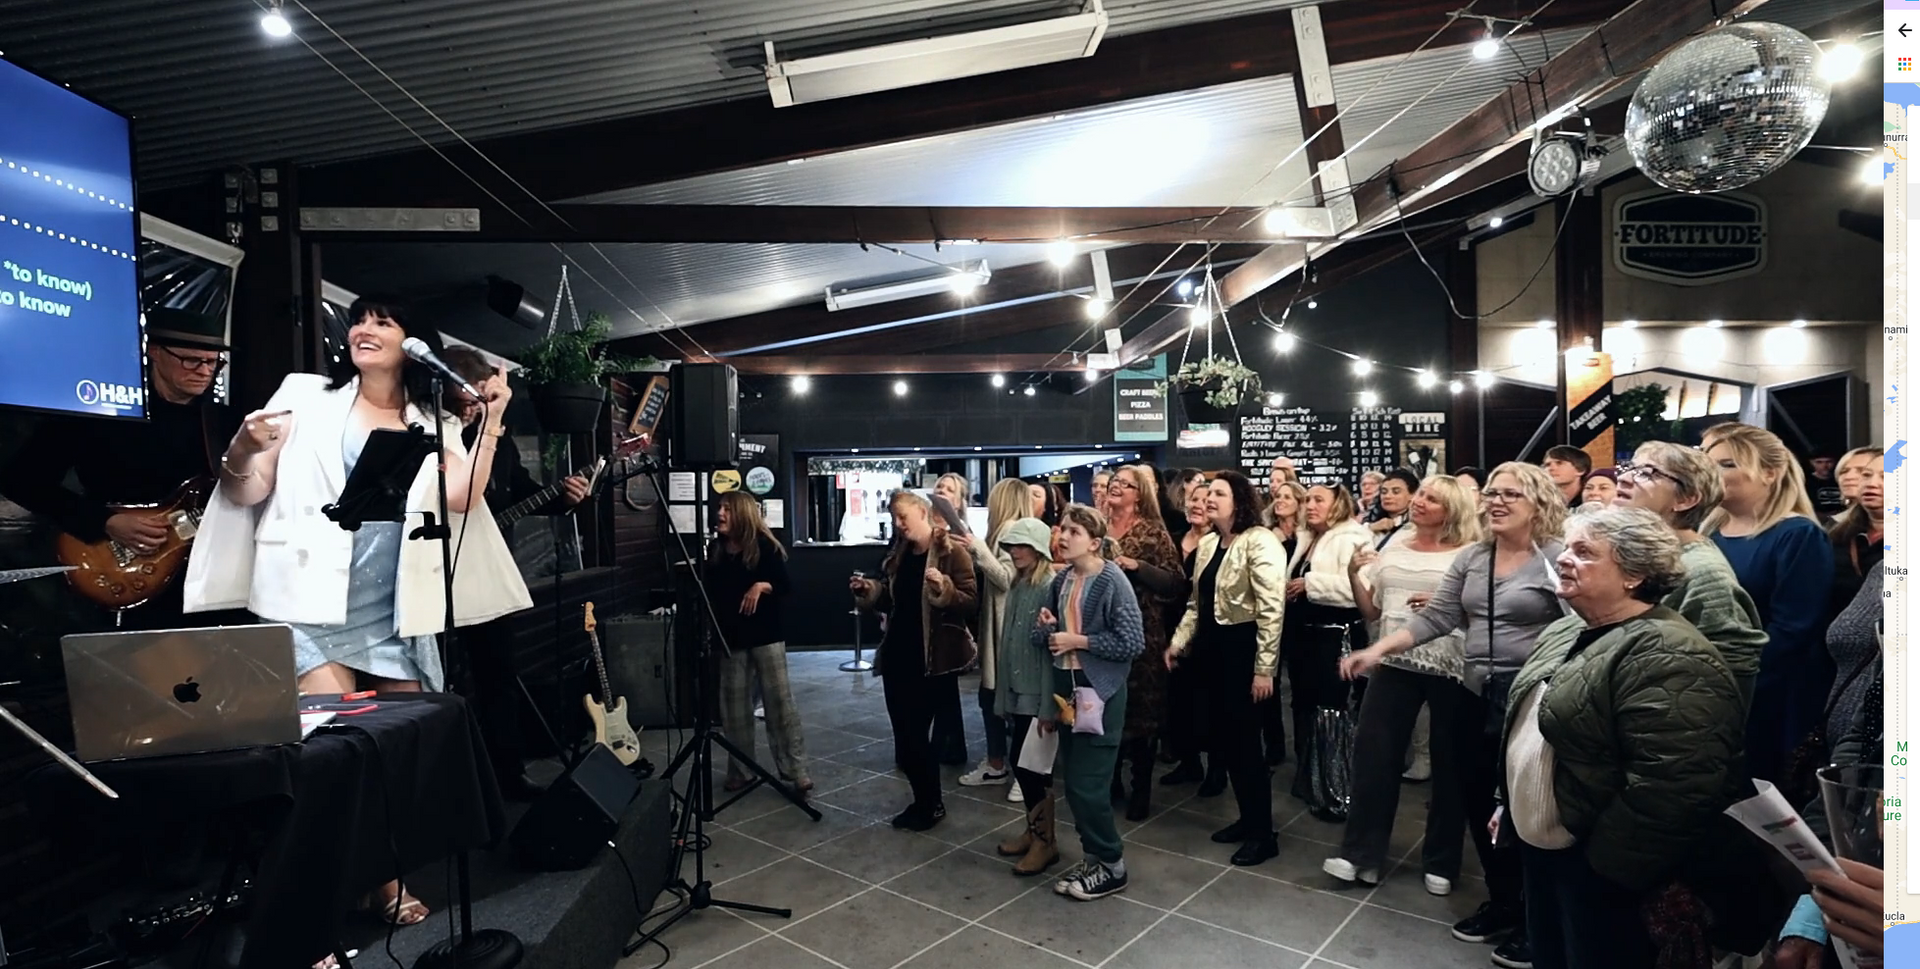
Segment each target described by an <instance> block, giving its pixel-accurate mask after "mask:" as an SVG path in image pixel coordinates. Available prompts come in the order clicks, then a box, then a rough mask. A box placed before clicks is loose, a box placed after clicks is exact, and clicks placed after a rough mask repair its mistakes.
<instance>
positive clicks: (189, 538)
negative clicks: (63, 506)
mask: <svg viewBox="0 0 1920 969" xmlns="http://www.w3.org/2000/svg"><path fill="white" fill-rule="evenodd" d="M213 484H214V482H213V479H211V478H194V479H192V480H190V481H188V482H187V483H186V484H183V485H181V486H180V488H179V489H178V490H177V491H175V492H174V493H173V497H172V498H170V499H168V500H167V501H166V502H164V503H162V504H158V505H114V506H112V507H110V508H109V509H108V510H109V511H112V512H115V513H118V512H135V513H138V514H143V515H151V516H153V517H155V518H159V519H160V520H161V521H162V522H164V523H165V524H166V527H167V538H166V540H165V541H163V542H161V543H160V544H159V545H158V546H155V547H154V548H153V549H151V550H148V551H144V552H143V551H136V550H134V549H133V548H132V547H130V546H127V545H122V544H120V543H119V542H116V541H114V540H113V539H111V538H103V539H101V540H99V541H97V542H83V541H81V540H80V539H78V538H75V537H73V536H72V535H66V534H62V535H61V536H60V537H59V538H58V539H56V540H55V541H54V556H55V558H57V559H59V560H60V564H61V565H71V566H73V567H74V570H73V571H72V572H69V573H67V581H69V582H71V583H73V587H74V589H75V590H76V591H78V592H79V593H80V594H81V595H83V596H85V597H87V598H88V599H91V600H93V602H95V603H96V604H98V605H101V606H104V607H106V608H108V609H131V608H132V607H134V606H137V605H139V604H141V603H143V602H146V601H147V600H148V599H151V598H153V597H154V596H156V595H159V594H160V590H162V589H165V588H166V587H167V584H168V583H170V582H172V581H173V578H174V576H175V575H177V574H178V573H179V571H180V567H181V566H183V565H185V564H186V563H187V552H188V549H189V546H191V545H192V544H193V536H194V533H195V532H196V531H198V529H199V527H200V515H201V513H202V512H204V511H206V508H207V497H208V496H209V495H211V494H212V493H213Z"/></svg>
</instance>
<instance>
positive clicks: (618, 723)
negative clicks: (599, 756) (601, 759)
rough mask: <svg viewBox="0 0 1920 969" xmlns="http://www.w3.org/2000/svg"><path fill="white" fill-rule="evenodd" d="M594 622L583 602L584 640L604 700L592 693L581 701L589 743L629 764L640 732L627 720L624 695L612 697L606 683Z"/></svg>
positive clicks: (637, 749)
mask: <svg viewBox="0 0 1920 969" xmlns="http://www.w3.org/2000/svg"><path fill="white" fill-rule="evenodd" d="M597 626H598V623H595V622H594V620H593V603H591V602H589V603H587V619H586V627H587V642H589V643H592V644H593V670H594V672H595V673H596V674H598V676H599V677H600V698H601V699H602V700H605V701H606V705H604V706H602V705H601V704H600V703H599V702H598V701H595V700H594V698H593V695H592V694H588V695H587V697H586V700H585V703H586V705H587V718H588V719H590V720H592V721H593V742H594V743H597V744H600V745H601V746H604V747H606V748H607V749H608V750H611V751H613V756H615V757H617V758H619V759H620V763H622V764H625V765H627V766H629V767H631V766H632V765H633V762H634V761H636V760H639V759H640V735H639V734H637V733H635V732H634V730H633V727H632V726H630V725H628V723H627V701H626V698H625V697H620V698H617V699H616V698H615V697H614V695H613V686H612V684H610V683H608V682H607V661H606V660H605V659H604V658H602V657H601V655H600V634H599V633H598V632H595V631H594V630H595V629H596V628H597Z"/></svg>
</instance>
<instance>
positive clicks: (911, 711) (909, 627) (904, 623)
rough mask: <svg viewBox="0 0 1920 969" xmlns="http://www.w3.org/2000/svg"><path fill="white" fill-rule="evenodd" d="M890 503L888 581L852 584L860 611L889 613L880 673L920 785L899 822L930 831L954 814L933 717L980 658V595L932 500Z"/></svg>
mask: <svg viewBox="0 0 1920 969" xmlns="http://www.w3.org/2000/svg"><path fill="white" fill-rule="evenodd" d="M888 506H889V507H890V508H891V509H892V511H893V529H894V534H895V535H896V536H897V540H896V541H895V542H894V543H893V548H892V550H891V551H889V552H888V553H887V560H886V564H885V565H884V566H883V569H884V571H885V578H884V579H869V578H866V577H865V576H861V575H855V576H853V577H852V578H850V579H848V580H847V588H848V590H849V591H851V592H852V593H853V594H854V598H855V601H857V602H858V603H859V604H860V607H861V608H863V609H870V610H873V611H875V612H880V613H882V614H883V615H885V616H886V617H887V634H886V637H885V638H883V639H882V640H881V641H880V649H879V662H878V663H876V664H875V669H874V672H875V673H879V672H881V671H883V670H884V671H885V674H886V675H885V676H883V677H881V681H880V682H881V685H882V687H883V689H884V692H885V693H886V699H887V717H888V719H890V720H891V721H892V722H893V744H894V760H895V762H896V763H898V764H899V765H900V767H901V771H902V773H905V774H906V775H907V781H908V782H909V783H910V784H912V785H913V803H912V804H910V805H908V806H907V809H906V810H905V811H902V812H900V813H899V814H898V815H897V816H895V817H894V819H893V826H894V827H896V828H904V829H907V830H909V831H926V830H929V829H931V828H932V827H933V826H934V825H936V824H938V823H940V821H941V820H942V819H944V818H945V817H946V816H947V806H946V802H945V801H944V800H943V799H942V798H941V796H940V763H939V758H938V755H937V753H936V752H935V749H934V746H933V740H932V730H933V719H934V714H935V711H936V709H937V708H938V706H939V704H940V700H941V698H942V697H943V696H944V695H946V694H950V693H953V692H954V691H955V690H956V689H957V687H956V686H955V685H954V684H955V681H956V680H957V679H958V678H959V676H960V671H962V670H964V669H966V668H968V667H969V666H972V665H973V661H974V659H975V658H976V657H977V656H978V655H979V652H978V650H977V649H976V648H975V646H974V643H973V635H972V633H971V632H969V627H971V626H972V624H973V617H974V615H975V614H976V613H978V612H979V611H980V594H979V589H978V588H977V587H976V586H975V585H974V581H973V556H972V555H969V554H968V553H967V549H966V546H964V545H962V544H960V543H957V542H949V541H948V540H947V530H946V527H945V525H943V524H941V523H940V520H939V518H938V516H936V515H934V514H933V505H932V504H931V503H930V502H928V501H927V499H925V498H922V497H920V496H919V495H917V494H914V493H913V492H911V491H896V492H894V493H893V498H892V499H891V500H890V501H889V502H888Z"/></svg>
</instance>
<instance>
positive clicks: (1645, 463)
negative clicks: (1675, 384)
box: [1613, 441, 1767, 704]
mask: <svg viewBox="0 0 1920 969" xmlns="http://www.w3.org/2000/svg"><path fill="white" fill-rule="evenodd" d="M1617 480H1618V482H1619V489H1618V491H1617V493H1616V494H1615V495H1614V499H1613V501H1614V504H1617V505H1631V506H1633V507H1635V508H1645V509H1646V510H1648V511H1650V512H1653V513H1654V514H1656V515H1658V516H1660V520H1661V521H1664V522H1666V523H1667V527H1668V528H1671V529H1673V534H1674V537H1676V538H1678V539H1679V540H1680V563H1681V564H1682V565H1684V566H1686V574H1685V576H1683V577H1682V578H1681V579H1680V584H1679V585H1677V586H1675V587H1674V589H1673V591H1672V592H1669V593H1667V597H1666V598H1665V599H1663V600H1661V602H1660V604H1661V605H1663V606H1666V607H1667V608H1669V609H1672V610H1673V611H1674V612H1677V613H1679V614H1680V615H1681V616H1683V617H1685V618H1686V620H1687V621H1688V622H1690V623H1693V628H1695V629H1698V630H1700V635H1702V636H1705V637H1706V639H1707V642H1710V643H1712V644H1713V645H1714V646H1715V647H1716V648H1718V649H1719V650H1720V659H1721V660H1722V661H1723V662H1725V663H1726V664H1727V669H1728V670H1729V671H1731V672H1732V673H1733V680H1734V683H1735V684H1736V685H1738V686H1739V688H1740V701H1741V703H1743V704H1748V703H1751V702H1752V701H1753V678H1754V676H1755V675H1756V674H1758V673H1759V672H1760V652H1761V650H1762V649H1764V648H1765V647H1766V645H1767V631H1766V629H1765V628H1764V627H1763V626H1762V624H1761V622H1760V610H1759V609H1758V608H1757V607H1756V606H1755V605H1754V604H1753V597H1752V596H1750V595H1748V594H1747V590H1745V589H1742V588H1740V579H1739V577H1738V576H1735V575H1734V574H1733V566H1731V565H1728V564H1727V557H1726V556H1725V555H1722V554H1720V548H1719V546H1717V545H1715V544H1713V542H1711V541H1709V540H1707V538H1705V537H1704V536H1702V535H1701V534H1700V531H1699V529H1700V523H1701V522H1704V521H1706V520H1707V515H1709V514H1711V513H1712V512H1713V510H1714V509H1715V508H1717V507H1719V506H1720V469H1719V468H1716V467H1714V466H1713V462H1712V461H1709V460H1707V456H1706V455H1704V454H1702V453H1700V452H1699V451H1696V450H1694V449H1693V448H1690V447H1681V446H1680V445H1678V444H1669V443H1667V442H1666V441H1649V442H1647V443H1645V444H1642V445H1640V448H1639V449H1638V450H1636V451H1634V452H1633V463H1632V464H1629V465H1626V466H1624V467H1622V468H1620V469H1619V475H1618V478H1617Z"/></svg>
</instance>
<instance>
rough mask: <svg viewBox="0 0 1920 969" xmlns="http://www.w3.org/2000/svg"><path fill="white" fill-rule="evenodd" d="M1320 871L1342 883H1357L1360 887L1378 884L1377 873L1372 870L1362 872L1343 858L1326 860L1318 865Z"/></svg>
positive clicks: (1378, 876)
mask: <svg viewBox="0 0 1920 969" xmlns="http://www.w3.org/2000/svg"><path fill="white" fill-rule="evenodd" d="M1320 870H1321V871H1324V872H1326V873H1327V874H1329V875H1332V876H1333V877H1335V878H1338V879H1340V880H1341V881H1343V882H1348V883H1352V882H1359V883H1360V884H1362V885H1378V884H1380V872H1379V871H1377V870H1375V869H1372V868H1368V869H1366V870H1365V871H1362V870H1360V869H1358V868H1355V867H1354V866H1353V862H1351V861H1348V860H1347V859H1345V858H1328V859H1327V860H1326V861H1323V862H1321V863H1320Z"/></svg>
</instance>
